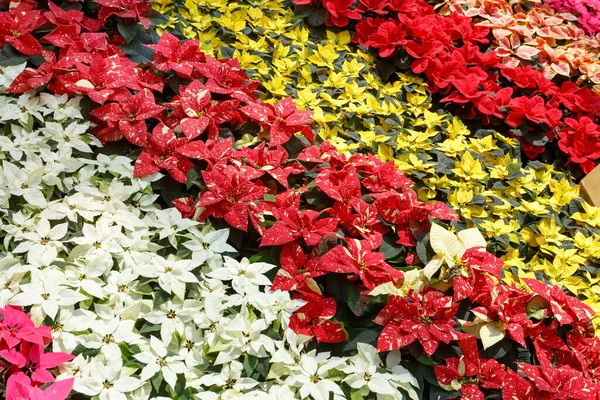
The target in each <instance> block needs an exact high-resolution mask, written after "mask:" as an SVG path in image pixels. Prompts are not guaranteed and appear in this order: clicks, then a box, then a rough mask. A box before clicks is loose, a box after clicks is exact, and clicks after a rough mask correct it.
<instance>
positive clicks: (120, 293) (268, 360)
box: [0, 67, 416, 400]
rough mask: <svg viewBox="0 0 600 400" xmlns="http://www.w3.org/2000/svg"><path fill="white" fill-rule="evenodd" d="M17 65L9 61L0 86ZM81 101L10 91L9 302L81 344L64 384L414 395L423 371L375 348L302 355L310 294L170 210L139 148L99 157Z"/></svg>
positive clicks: (3, 202)
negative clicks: (382, 356)
mask: <svg viewBox="0 0 600 400" xmlns="http://www.w3.org/2000/svg"><path fill="white" fill-rule="evenodd" d="M19 68H21V67H15V68H12V69H11V68H9V67H0V90H1V89H2V88H3V87H6V85H9V84H10V81H11V79H12V77H14V76H16V75H15V74H16V73H17V72H18V71H19ZM79 101H80V100H79V99H78V98H73V99H69V98H67V96H55V95H51V94H48V93H43V94H41V95H36V94H35V93H34V92H30V93H26V94H24V95H21V96H18V97H16V98H15V97H8V96H2V95H0V115H1V117H0V128H1V129H3V130H4V131H5V132H7V134H5V135H3V136H0V160H1V163H0V307H4V306H5V305H7V304H10V305H15V306H17V305H18V306H22V307H24V308H25V310H26V311H27V312H28V313H29V314H30V315H31V316H32V319H33V321H34V322H35V323H36V324H42V323H44V324H49V325H52V326H53V331H52V336H53V339H54V340H53V342H52V347H53V350H54V351H60V352H67V353H69V352H71V353H73V352H75V353H78V354H79V355H78V356H77V357H76V358H75V359H74V360H73V361H71V362H69V363H66V364H64V365H63V366H61V367H60V370H61V376H60V379H62V378H68V377H74V378H75V384H74V391H75V392H78V393H81V394H83V395H86V396H92V397H93V398H95V399H100V400H123V399H127V400H149V399H151V398H152V399H156V400H163V399H171V398H175V397H176V396H180V395H181V393H179V392H178V391H180V390H184V391H185V392H186V394H187V395H188V397H187V398H197V399H201V400H212V399H216V400H228V399H260V400H263V399H264V400H273V399H280V400H288V399H290V400H291V399H298V398H300V399H304V398H311V399H314V400H329V399H330V398H331V397H333V398H334V399H336V400H337V399H342V398H346V396H347V395H348V396H350V395H351V394H352V393H353V392H354V391H357V390H363V389H364V388H368V389H370V390H371V391H372V392H373V393H377V394H378V400H391V397H379V396H392V397H393V396H404V395H406V394H409V395H411V396H412V394H413V392H414V389H413V387H414V386H416V384H415V381H414V378H413V377H412V376H411V375H410V374H408V372H407V371H406V370H403V369H402V367H401V366H400V365H399V364H398V363H393V362H392V363H390V362H388V365H387V367H384V366H383V365H381V363H380V361H379V359H378V357H377V355H376V354H374V353H373V350H372V348H367V347H359V354H358V355H356V356H354V357H350V358H349V357H331V356H330V354H329V353H318V352H316V351H315V350H313V351H310V352H309V351H307V348H306V345H307V343H308V341H309V340H310V338H308V337H306V336H299V335H296V334H295V333H294V332H292V331H291V330H290V329H289V328H288V324H289V319H290V316H291V315H292V314H293V312H295V311H296V310H297V309H298V308H299V307H301V306H302V305H303V304H304V302H302V301H300V300H293V299H292V298H291V296H290V293H288V292H282V291H274V292H273V291H271V290H270V286H271V284H272V282H271V281H270V279H269V278H268V277H267V274H268V273H269V271H271V273H273V272H274V271H272V270H273V269H274V268H276V266H275V265H272V264H267V263H263V262H257V263H252V262H250V260H249V259H248V258H240V257H237V252H236V250H235V249H234V248H233V247H232V246H230V245H229V244H228V243H227V240H228V237H229V233H230V232H229V230H228V229H221V230H215V229H214V228H213V227H212V226H211V225H210V224H207V223H199V222H196V221H192V220H190V219H186V218H183V217H182V216H181V214H180V213H179V212H178V211H177V210H176V209H174V208H169V209H165V210H163V209H161V207H160V204H161V201H162V200H161V199H160V198H159V195H158V192H156V193H155V192H154V191H153V189H155V188H156V187H157V185H153V182H155V181H156V180H158V179H159V178H160V177H161V176H162V175H161V174H160V173H157V174H153V175H151V176H148V177H144V178H140V179H138V178H133V163H134V160H132V159H131V158H129V157H125V156H109V155H105V154H94V152H95V151H96V150H97V148H98V147H99V146H100V143H99V142H98V140H97V139H96V138H94V137H92V136H91V135H89V134H88V133H87V132H88V130H89V127H90V123H89V122H86V121H83V118H82V114H81V109H80V108H79ZM9 205H10V206H13V205H16V206H17V209H14V210H13V209H8V208H7V207H9ZM388 361H389V360H388ZM344 371H345V373H346V374H347V378H346V379H345V380H344V379H342V378H341V377H340V374H341V373H344ZM365 374H369V376H370V377H372V379H371V380H367V379H364V378H365V376H366V375H365ZM330 376H332V377H333V378H330ZM411 378H412V379H411ZM370 382H371V383H370ZM375 383H380V384H378V385H375ZM375 386H377V387H375ZM390 393H392V394H390ZM399 393H400V395H399ZM151 396H152V397H151ZM396 398H400V397H396Z"/></svg>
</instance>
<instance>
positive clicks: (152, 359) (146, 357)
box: [134, 336, 186, 389]
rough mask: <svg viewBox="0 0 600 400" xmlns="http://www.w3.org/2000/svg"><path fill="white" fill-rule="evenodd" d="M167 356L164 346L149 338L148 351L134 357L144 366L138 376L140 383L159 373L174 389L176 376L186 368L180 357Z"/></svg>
mask: <svg viewBox="0 0 600 400" xmlns="http://www.w3.org/2000/svg"><path fill="white" fill-rule="evenodd" d="M168 354H169V353H168V351H167V347H166V346H165V344H164V343H163V342H162V341H161V340H160V339H158V338H156V336H150V343H149V347H148V349H147V350H145V351H143V352H141V353H138V354H135V355H134V357H135V359H136V360H138V361H139V362H141V363H143V364H145V365H146V366H145V367H144V369H142V373H141V375H140V379H141V380H142V382H145V381H147V380H149V379H150V378H152V377H153V376H154V375H156V374H157V373H158V372H160V373H161V374H162V376H163V378H164V380H165V381H166V382H167V383H168V384H169V386H171V388H172V389H175V383H176V382H177V374H183V373H185V372H186V367H185V364H184V363H183V357H182V356H180V355H179V354H173V355H168Z"/></svg>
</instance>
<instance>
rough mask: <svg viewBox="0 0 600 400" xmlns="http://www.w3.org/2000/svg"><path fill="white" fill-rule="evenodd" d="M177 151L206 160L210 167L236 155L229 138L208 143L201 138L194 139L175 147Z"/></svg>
mask: <svg viewBox="0 0 600 400" xmlns="http://www.w3.org/2000/svg"><path fill="white" fill-rule="evenodd" d="M177 152H178V153H179V154H181V155H184V156H186V157H189V158H193V159H196V160H203V161H206V162H207V163H208V165H209V167H211V168H210V169H212V167H214V166H215V165H216V164H217V163H219V162H224V161H227V160H230V159H234V158H235V157H236V155H235V150H234V149H233V140H232V139H231V138H227V139H223V140H218V141H212V142H210V143H208V144H206V143H204V142H203V141H201V140H194V141H193V142H190V143H188V144H184V145H183V146H180V147H178V148H177Z"/></svg>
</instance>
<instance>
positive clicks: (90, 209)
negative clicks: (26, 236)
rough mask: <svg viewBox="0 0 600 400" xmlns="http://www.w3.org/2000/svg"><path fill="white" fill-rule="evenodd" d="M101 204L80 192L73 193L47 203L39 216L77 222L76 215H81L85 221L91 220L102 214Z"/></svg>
mask: <svg viewBox="0 0 600 400" xmlns="http://www.w3.org/2000/svg"><path fill="white" fill-rule="evenodd" d="M102 209H103V207H102V205H101V204H100V203H99V202H98V201H96V200H93V199H90V198H88V197H86V196H85V195H83V194H82V193H75V194H74V195H72V196H65V197H64V198H62V199H61V200H56V201H53V202H51V203H48V206H47V208H46V209H44V210H43V211H42V212H41V213H40V216H41V217H42V218H46V219H49V220H63V219H65V218H66V219H68V220H69V221H71V222H77V217H78V216H81V217H82V218H83V219H85V220H86V221H91V220H92V219H94V218H95V217H97V216H99V215H100V214H102Z"/></svg>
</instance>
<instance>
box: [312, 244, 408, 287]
mask: <svg viewBox="0 0 600 400" xmlns="http://www.w3.org/2000/svg"><path fill="white" fill-rule="evenodd" d="M317 269H318V270H320V271H327V272H333V273H337V274H350V275H354V276H355V277H357V278H359V279H360V280H361V281H362V283H363V284H364V285H365V286H366V287H367V289H374V288H375V287H376V286H378V285H381V284H382V283H385V282H398V281H400V280H401V279H402V278H403V277H404V275H403V274H402V272H400V271H398V270H396V269H394V268H392V267H391V266H390V265H389V264H387V263H386V262H385V257H384V255H383V253H381V252H376V251H373V249H372V248H371V246H370V245H369V242H368V241H366V240H358V239H346V246H343V245H338V246H336V247H334V248H333V249H331V250H329V251H328V252H327V253H325V254H324V255H323V256H322V257H321V258H320V259H319V264H318V266H317Z"/></svg>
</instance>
